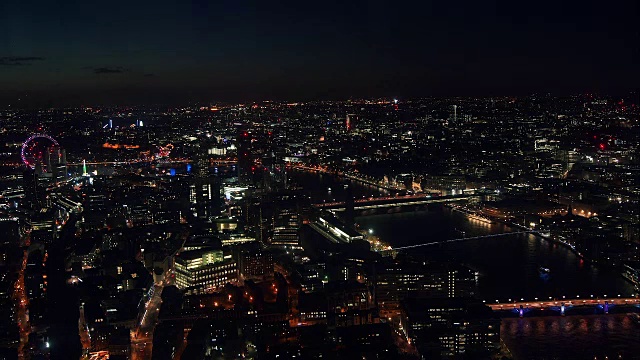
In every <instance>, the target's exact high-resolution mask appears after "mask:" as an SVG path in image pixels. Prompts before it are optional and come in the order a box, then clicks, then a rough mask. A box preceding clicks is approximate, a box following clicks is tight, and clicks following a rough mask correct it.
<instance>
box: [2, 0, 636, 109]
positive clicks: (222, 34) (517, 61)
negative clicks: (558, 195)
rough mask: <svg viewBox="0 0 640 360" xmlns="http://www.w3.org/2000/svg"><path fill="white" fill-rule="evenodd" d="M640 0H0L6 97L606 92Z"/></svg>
mask: <svg viewBox="0 0 640 360" xmlns="http://www.w3.org/2000/svg"><path fill="white" fill-rule="evenodd" d="M639 10H640V6H639V5H638V4H637V2H636V1H633V0H628V1H619V0H613V1H598V2H595V1H589V0H587V1H578V0H572V1H561V0H558V1H548V0H542V1H492V0H486V1H482V0H458V1H445V0H441V1H429V0H427V1H415V2H407V1H401V0H396V1H375V0H374V1H357V0H355V1H354V0H344V1H333V0H327V1H303V0H300V1H279V2H274V1H268V0H263V1H241V0H238V1H187V0H176V1H170V0H156V1H146V0H128V1H120V0H113V1H91V0H75V1H59V0H52V1H42V0H41V1H32V0H0V100H2V102H3V103H12V104H16V103H17V99H18V98H20V99H21V100H20V102H22V103H42V104H54V105H55V104H90V103H123V104H132V103H137V102H179V101H208V100H211V101H235V100H242V101H244V100H264V99H295V100H305V99H316V98H317V99H342V98H348V97H368V96H398V97H401V98H402V97H405V98H408V97H415V96H431V95H481V96H483V95H511V94H526V93H531V92H541V91H542V92H560V93H572V92H610V91H626V90H633V89H637V86H638V84H640V35H639V31H640V30H639V25H638V24H640V15H639V14H640V11H639Z"/></svg>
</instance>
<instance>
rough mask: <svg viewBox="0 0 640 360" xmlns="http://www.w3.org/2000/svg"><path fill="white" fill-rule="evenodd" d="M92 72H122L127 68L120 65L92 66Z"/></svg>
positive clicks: (99, 73)
mask: <svg viewBox="0 0 640 360" xmlns="http://www.w3.org/2000/svg"><path fill="white" fill-rule="evenodd" d="M92 70H93V73H94V74H98V75H101V74H122V73H124V72H127V71H128V70H127V69H125V68H123V67H122V66H116V67H98V68H92Z"/></svg>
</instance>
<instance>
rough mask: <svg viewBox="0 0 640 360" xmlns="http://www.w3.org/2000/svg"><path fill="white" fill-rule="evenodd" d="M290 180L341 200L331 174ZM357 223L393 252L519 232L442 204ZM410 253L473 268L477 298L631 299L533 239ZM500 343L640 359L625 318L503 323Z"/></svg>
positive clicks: (617, 285)
mask: <svg viewBox="0 0 640 360" xmlns="http://www.w3.org/2000/svg"><path fill="white" fill-rule="evenodd" d="M291 180H292V182H293V183H296V184H298V185H300V186H302V187H303V188H304V189H305V190H308V191H309V190H310V192H311V194H310V195H311V198H312V201H313V202H316V203H321V202H323V201H327V202H329V201H342V200H344V197H345V190H344V188H343V182H342V181H341V180H339V179H336V178H334V177H332V176H330V175H318V174H310V173H300V172H296V173H293V174H292V176H291ZM345 183H347V184H349V187H351V189H352V191H353V194H354V197H355V198H361V197H363V196H366V197H369V196H372V195H378V194H380V192H379V191H378V190H376V189H375V188H373V187H370V186H362V185H358V184H357V183H354V182H350V181H346V182H345ZM329 188H330V189H331V191H329ZM356 222H357V223H358V224H359V225H360V226H362V227H364V228H368V229H371V230H372V231H373V233H374V234H376V235H377V236H379V237H380V238H381V239H382V240H383V241H385V242H387V243H389V244H391V245H392V246H393V247H399V246H406V245H416V244H422V243H428V242H434V241H443V240H449V239H457V238H462V237H471V236H480V235H489V234H498V233H505V232H511V231H517V230H514V229H512V228H510V227H508V226H506V225H502V224H485V223H481V222H478V221H475V220H470V219H468V218H467V217H465V216H464V215H462V214H460V213H457V212H452V211H451V210H450V209H448V208H445V207H443V206H433V207H429V208H428V210H427V211H416V212H401V213H392V214H377V215H367V216H360V217H357V218H356ZM410 251H413V252H420V253H421V254H423V255H425V256H426V257H427V258H432V259H435V260H451V261H457V262H461V263H465V264H467V265H468V266H470V267H472V268H474V269H475V270H477V271H478V272H479V277H478V294H479V296H480V297H481V298H482V299H485V300H486V301H487V302H489V301H491V302H493V301H495V300H496V299H499V300H501V301H508V299H520V298H525V299H534V298H536V297H537V298H545V297H546V298H548V297H555V298H561V297H562V296H566V297H567V298H575V296H576V295H579V296H580V297H581V298H583V297H589V296H591V295H594V296H600V297H602V296H603V295H607V296H608V297H617V296H618V295H622V296H630V295H632V294H633V293H634V291H633V287H632V286H631V285H630V284H629V283H627V282H626V281H625V280H624V279H623V278H622V277H621V276H620V275H619V273H617V272H615V271H612V270H608V269H600V268H597V267H595V266H592V265H590V264H588V263H585V262H584V261H582V260H581V259H580V258H579V257H578V256H577V255H576V254H574V253H573V252H571V251H570V250H569V249H567V248H566V247H563V246H561V245H558V244H555V243H553V242H550V241H547V240H544V239H541V238H538V237H535V236H533V235H527V234H515V235H512V236H501V237H494V238H484V239H477V240H467V241H461V242H454V243H448V244H445V245H436V246H425V247H419V248H413V249H411V250H410ZM540 266H544V267H547V268H549V269H550V270H551V273H550V276H548V277H546V278H542V277H541V276H540V274H539V271H538V268H539V267H540ZM638 310H639V309H630V311H638ZM501 337H502V339H503V341H504V342H505V344H506V345H507V346H508V348H509V349H510V350H511V352H512V354H513V356H514V357H515V358H516V359H594V358H597V359H605V356H607V357H608V359H619V358H623V359H640V325H637V324H634V323H633V322H632V321H631V320H630V318H629V317H628V316H626V315H624V314H610V315H572V316H566V317H559V316H548V317H531V318H527V317H525V318H524V319H519V318H505V319H504V320H503V325H502V329H501Z"/></svg>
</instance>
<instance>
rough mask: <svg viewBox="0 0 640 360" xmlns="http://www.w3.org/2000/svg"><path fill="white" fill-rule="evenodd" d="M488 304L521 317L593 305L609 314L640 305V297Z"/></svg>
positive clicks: (564, 298) (547, 299)
mask: <svg viewBox="0 0 640 360" xmlns="http://www.w3.org/2000/svg"><path fill="white" fill-rule="evenodd" d="M483 302H484V303H485V304H486V305H488V306H489V307H491V308H492V309H493V310H495V311H509V312H513V313H515V314H518V315H519V316H520V317H523V316H525V315H526V314H528V313H532V312H534V311H535V313H536V315H541V314H545V313H547V314H551V315H562V316H564V315H566V312H568V311H570V310H571V309H573V308H585V307H592V308H594V309H595V310H596V312H601V313H603V314H608V313H609V311H610V310H611V309H613V308H614V307H617V306H620V307H625V308H626V307H640V299H638V297H637V296H636V297H622V296H621V295H617V296H607V295H603V296H594V295H589V296H586V297H580V296H579V295H576V296H575V297H572V298H569V297H566V296H562V297H561V298H553V297H549V298H545V299H542V298H540V299H539V298H534V299H533V300H530V301H526V300H525V299H523V298H521V299H509V300H508V301H505V302H501V301H499V300H496V301H495V302H493V303H492V302H489V301H486V300H484V301H483Z"/></svg>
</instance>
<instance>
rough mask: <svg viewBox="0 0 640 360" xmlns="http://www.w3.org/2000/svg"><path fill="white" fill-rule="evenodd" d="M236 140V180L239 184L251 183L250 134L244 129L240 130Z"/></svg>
mask: <svg viewBox="0 0 640 360" xmlns="http://www.w3.org/2000/svg"><path fill="white" fill-rule="evenodd" d="M237 142H238V181H239V182H240V185H248V184H250V183H251V178H252V167H253V166H254V165H253V154H252V149H251V134H249V132H247V131H246V130H240V132H239V133H238V137H237Z"/></svg>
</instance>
